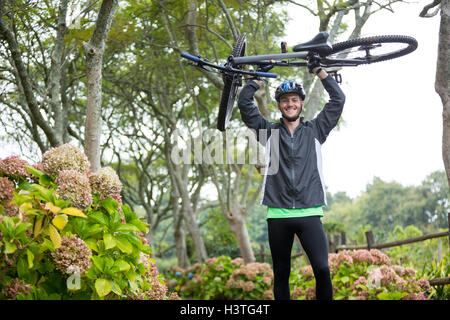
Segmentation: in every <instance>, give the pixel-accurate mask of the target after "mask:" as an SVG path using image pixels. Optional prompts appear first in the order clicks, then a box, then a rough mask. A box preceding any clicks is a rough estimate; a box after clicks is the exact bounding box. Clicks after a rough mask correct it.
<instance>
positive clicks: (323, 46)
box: [292, 31, 333, 55]
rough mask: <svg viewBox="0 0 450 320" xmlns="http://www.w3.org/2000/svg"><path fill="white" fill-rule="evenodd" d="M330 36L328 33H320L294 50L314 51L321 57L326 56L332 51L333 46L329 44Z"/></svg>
mask: <svg viewBox="0 0 450 320" xmlns="http://www.w3.org/2000/svg"><path fill="white" fill-rule="evenodd" d="M329 36H330V35H329V34H328V32H326V31H322V32H319V33H318V34H317V35H316V36H315V37H314V38H312V39H311V40H309V41H308V42H305V43H300V44H298V45H296V46H295V47H294V48H293V49H292V50H294V52H298V51H313V52H316V53H318V54H319V55H325V54H327V53H329V52H330V51H331V50H332V48H333V47H332V46H331V44H330V43H329V42H328V37H329Z"/></svg>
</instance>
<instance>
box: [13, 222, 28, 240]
mask: <svg viewBox="0 0 450 320" xmlns="http://www.w3.org/2000/svg"><path fill="white" fill-rule="evenodd" d="M31 227H32V224H31V223H29V222H23V223H20V224H19V225H18V226H17V227H16V229H15V230H14V236H15V237H18V236H20V235H21V234H22V233H23V232H25V231H26V230H27V229H30V228H31Z"/></svg>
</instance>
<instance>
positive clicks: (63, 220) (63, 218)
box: [52, 213, 69, 230]
mask: <svg viewBox="0 0 450 320" xmlns="http://www.w3.org/2000/svg"><path fill="white" fill-rule="evenodd" d="M68 221H69V218H68V217H67V215H65V214H64V213H63V214H59V215H57V216H56V217H55V218H53V220H52V223H53V225H54V226H55V227H57V228H58V229H59V230H62V229H64V227H65V226H66V224H67V222H68Z"/></svg>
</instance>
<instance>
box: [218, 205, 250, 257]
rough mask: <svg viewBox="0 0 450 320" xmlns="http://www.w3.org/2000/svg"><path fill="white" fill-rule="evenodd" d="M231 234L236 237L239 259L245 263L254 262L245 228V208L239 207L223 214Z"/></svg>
mask: <svg viewBox="0 0 450 320" xmlns="http://www.w3.org/2000/svg"><path fill="white" fill-rule="evenodd" d="M225 217H226V218H227V220H228V225H229V226H230V230H231V232H233V234H234V235H235V236H236V240H237V242H238V245H239V251H240V254H241V257H242V258H243V259H244V262H245V263H250V262H255V255H254V253H253V249H252V247H251V243H250V237H249V235H248V230H247V226H246V223H245V221H246V213H245V208H243V207H240V208H237V209H235V210H233V211H228V212H226V213H225Z"/></svg>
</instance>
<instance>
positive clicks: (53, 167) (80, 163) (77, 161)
mask: <svg viewBox="0 0 450 320" xmlns="http://www.w3.org/2000/svg"><path fill="white" fill-rule="evenodd" d="M89 167H90V163H89V160H88V158H87V157H86V155H85V154H84V153H83V152H82V151H81V150H80V149H78V148H77V147H75V146H72V145H70V144H63V145H62V146H59V147H56V148H51V149H50V150H49V151H47V152H45V153H44V154H43V155H42V169H43V171H44V172H45V173H47V174H48V175H49V176H51V177H56V176H57V175H58V173H59V172H60V171H61V170H75V171H78V172H80V173H84V174H86V173H87V172H88V170H89Z"/></svg>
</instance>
